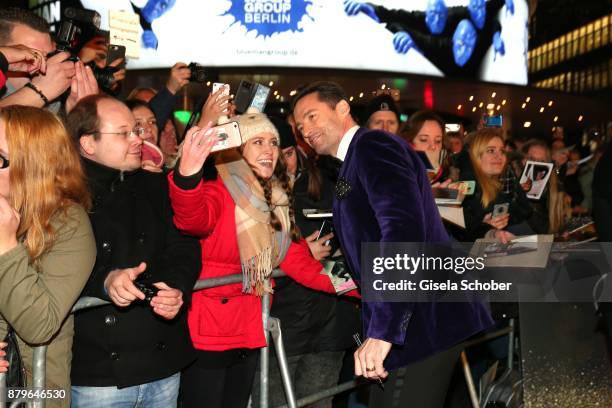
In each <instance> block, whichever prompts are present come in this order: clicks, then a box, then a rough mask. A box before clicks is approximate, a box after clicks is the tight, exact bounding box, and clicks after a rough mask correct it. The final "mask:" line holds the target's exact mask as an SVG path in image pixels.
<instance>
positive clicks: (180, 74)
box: [166, 62, 191, 95]
mask: <svg viewBox="0 0 612 408" xmlns="http://www.w3.org/2000/svg"><path fill="white" fill-rule="evenodd" d="M190 76H191V70H190V69H189V67H188V66H187V64H185V63H183V62H177V63H176V64H174V65H173V66H172V68H171V69H170V77H169V78H168V82H166V87H167V88H168V90H169V91H170V93H171V94H173V95H174V94H176V93H177V92H178V91H180V90H181V89H182V88H183V87H184V86H185V85H187V84H188V83H189V77H190Z"/></svg>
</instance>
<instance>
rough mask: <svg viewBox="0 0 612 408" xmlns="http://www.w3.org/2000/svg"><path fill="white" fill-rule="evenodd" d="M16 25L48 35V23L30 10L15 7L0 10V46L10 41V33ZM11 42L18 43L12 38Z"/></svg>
mask: <svg viewBox="0 0 612 408" xmlns="http://www.w3.org/2000/svg"><path fill="white" fill-rule="evenodd" d="M16 24H23V25H25V26H28V27H30V28H31V29H33V30H36V31H39V32H41V33H45V34H48V33H49V23H47V22H46V21H45V19H44V18H42V17H41V16H39V15H38V14H35V13H33V12H31V11H30V10H25V9H20V8H17V7H8V8H5V9H0V45H6V44H8V43H9V42H10V41H11V33H12V32H13V28H14V27H15V25H16ZM13 42H17V43H19V39H17V38H14V39H13Z"/></svg>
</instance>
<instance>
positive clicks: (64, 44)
mask: <svg viewBox="0 0 612 408" xmlns="http://www.w3.org/2000/svg"><path fill="white" fill-rule="evenodd" d="M99 28H100V14H99V13H98V12H97V11H95V10H80V9H76V8H72V7H68V8H67V9H66V10H65V11H64V18H63V20H62V22H61V24H60V28H59V30H58V32H57V35H56V36H55V42H56V44H57V48H56V51H54V52H52V53H50V54H49V56H53V55H55V54H57V53H59V52H64V51H65V52H69V53H70V58H68V60H69V61H73V62H76V61H78V60H79V57H78V50H79V49H80V48H81V47H82V46H83V45H84V44H85V43H86V38H88V37H93V36H96V35H100V33H102V31H101V30H100V29H99ZM87 65H88V66H89V67H90V68H91V69H92V71H93V74H94V77H95V78H96V81H97V82H98V85H99V86H100V88H102V89H104V90H107V91H108V90H110V89H111V87H112V85H113V83H114V82H115V77H114V73H115V72H116V71H117V70H118V68H115V67H104V68H100V67H98V66H97V65H96V64H94V63H93V62H90V63H88V64H87Z"/></svg>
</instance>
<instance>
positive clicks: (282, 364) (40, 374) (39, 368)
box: [0, 269, 514, 408]
mask: <svg viewBox="0 0 612 408" xmlns="http://www.w3.org/2000/svg"><path fill="white" fill-rule="evenodd" d="M283 276H286V275H285V274H284V272H283V271H281V270H280V269H276V270H274V272H273V273H272V277H273V278H277V277H283ZM240 282H242V274H235V275H228V276H223V277H217V278H210V279H202V280H198V281H197V282H196V284H195V286H194V291H198V290H202V289H207V288H213V287H217V286H223V285H229V284H233V283H240ZM261 301H262V318H263V325H264V334H265V338H266V344H268V345H269V344H270V341H269V340H270V335H271V337H272V340H273V344H274V348H275V351H276V357H277V359H278V365H279V369H280V374H281V379H282V382H283V388H284V390H285V396H286V399H287V404H286V405H283V406H282V407H280V408H298V407H304V406H306V405H310V404H313V403H315V402H317V401H320V400H322V399H325V398H329V397H333V396H335V395H337V394H340V393H343V392H346V391H349V390H351V389H354V388H357V387H360V386H363V385H368V384H370V382H368V381H367V380H365V379H363V378H362V379H355V380H352V381H348V382H345V383H343V384H339V385H337V386H335V387H331V388H329V389H327V390H323V391H319V392H317V393H315V394H312V395H309V396H306V397H304V398H301V399H300V400H296V399H295V393H294V388H293V384H292V380H291V376H290V374H289V366H288V364H287V357H286V354H285V347H284V343H283V337H282V330H281V322H280V319H278V318H275V317H272V316H270V295H269V294H265V295H264V296H262V299H261ZM109 303H110V302H109V301H107V300H103V299H98V298H93V297H82V298H80V299H79V300H78V301H77V302H76V304H75V305H74V307H73V308H72V313H76V312H79V311H81V310H85V309H90V308H93V307H98V306H103V305H107V304H109ZM513 332H514V331H513V321H511V324H510V326H509V327H508V328H504V329H500V330H497V331H495V332H491V333H486V334H484V335H483V336H481V337H479V338H477V339H473V340H471V341H470V342H467V343H466V344H465V347H470V346H473V345H475V344H478V343H482V342H484V341H488V340H491V339H494V338H497V337H500V336H504V335H510V344H511V345H512V343H513ZM46 353H47V346H44V345H43V346H38V347H34V353H33V367H32V388H33V389H44V386H45V380H46ZM260 353H261V354H260V407H261V408H268V407H269V404H268V400H269V398H268V387H269V381H268V379H269V376H268V373H269V357H270V355H269V349H268V347H263V348H262V349H261V352H260ZM511 359H512V352H510V356H509V364H510V366H511V364H512V360H511ZM461 362H462V365H463V369H464V375H465V379H466V384H467V387H468V391H469V394H470V399H471V401H472V406H473V408H478V407H479V403H478V398H477V393H476V387H475V386H474V382H473V380H472V376H471V373H470V370H469V364H468V361H467V358H466V356H465V351H463V352H462V353H461ZM6 391H7V387H6V375H5V374H0V408H7V407H8V408H16V407H17V406H18V405H19V404H25V406H26V408H45V406H46V401H45V400H44V399H38V400H16V401H12V402H11V403H10V405H9V404H8V403H7V402H4V399H3V396H6ZM66 392H70V390H66Z"/></svg>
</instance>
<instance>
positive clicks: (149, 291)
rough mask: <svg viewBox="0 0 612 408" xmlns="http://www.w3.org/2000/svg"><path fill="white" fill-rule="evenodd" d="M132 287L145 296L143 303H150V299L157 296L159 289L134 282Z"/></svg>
mask: <svg viewBox="0 0 612 408" xmlns="http://www.w3.org/2000/svg"><path fill="white" fill-rule="evenodd" d="M134 286H136V287H137V288H138V290H139V291H141V292H142V293H143V294H144V295H145V298H144V301H147V302H150V301H151V299H153V298H154V297H155V296H157V292H159V289H157V288H156V287H155V286H153V285H151V284H148V283H143V282H134Z"/></svg>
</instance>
